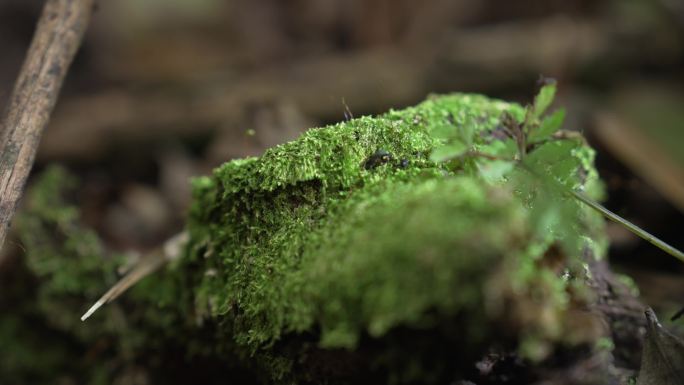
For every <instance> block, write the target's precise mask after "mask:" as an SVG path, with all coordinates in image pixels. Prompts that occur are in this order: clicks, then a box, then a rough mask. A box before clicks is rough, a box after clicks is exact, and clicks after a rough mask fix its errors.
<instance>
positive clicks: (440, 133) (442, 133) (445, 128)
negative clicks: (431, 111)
mask: <svg viewBox="0 0 684 385" xmlns="http://www.w3.org/2000/svg"><path fill="white" fill-rule="evenodd" d="M455 133H456V131H455V129H454V126H451V125H448V124H441V125H439V126H435V127H433V128H432V130H431V131H430V135H431V136H432V137H433V138H435V139H441V140H448V139H450V138H452V137H453V136H454V134H455Z"/></svg>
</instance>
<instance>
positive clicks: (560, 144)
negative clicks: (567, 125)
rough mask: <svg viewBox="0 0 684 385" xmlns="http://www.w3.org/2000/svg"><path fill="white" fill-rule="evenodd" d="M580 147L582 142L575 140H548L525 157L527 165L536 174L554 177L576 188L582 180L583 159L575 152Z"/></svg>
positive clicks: (565, 184) (567, 185)
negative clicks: (581, 167) (574, 154)
mask: <svg viewBox="0 0 684 385" xmlns="http://www.w3.org/2000/svg"><path fill="white" fill-rule="evenodd" d="M580 147H581V143H580V142H578V141H574V140H558V141H552V142H547V143H544V144H542V145H541V146H539V147H538V148H537V149H535V150H534V151H532V152H531V153H530V154H529V155H528V156H527V157H526V158H525V165H526V166H527V167H529V168H530V169H531V170H532V171H533V172H534V173H536V174H539V175H543V176H545V177H553V178H554V179H555V180H556V181H558V182H560V183H561V184H563V185H564V186H566V187H569V188H574V187H575V185H576V184H577V183H579V182H580V173H579V168H580V166H581V161H580V160H579V159H578V158H577V157H576V156H573V152H574V151H575V150H577V149H578V148H580Z"/></svg>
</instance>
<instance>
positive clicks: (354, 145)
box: [186, 94, 602, 353]
mask: <svg viewBox="0 0 684 385" xmlns="http://www.w3.org/2000/svg"><path fill="white" fill-rule="evenodd" d="M503 111H508V112H510V113H511V114H513V115H514V116H518V117H521V116H523V115H524V112H523V110H522V108H521V107H520V106H518V105H515V104H509V103H505V102H501V101H495V100H491V99H487V98H484V97H482V96H477V95H461V94H457V95H450V96H443V97H434V98H431V99H429V100H427V101H425V102H424V103H422V104H420V105H418V106H417V107H414V108H409V109H406V110H402V111H391V112H389V113H387V114H385V115H382V116H379V117H375V118H371V117H363V118H360V119H355V120H352V121H349V122H344V123H339V124H337V125H334V126H331V127H326V128H322V129H313V130H310V131H309V132H307V133H306V134H304V135H303V136H302V137H301V138H300V139H298V140H296V141H294V142H290V143H286V144H284V145H281V146H277V147H275V148H273V149H270V150H268V151H266V153H265V154H264V155H263V156H262V157H259V158H249V159H244V160H239V161H233V162H229V163H226V164H225V165H223V166H221V167H219V168H218V169H217V170H216V171H215V172H214V175H213V176H212V177H202V178H199V179H197V180H195V182H194V187H195V204H194V205H193V208H192V212H191V216H190V221H189V226H188V227H189V230H190V233H191V239H192V242H191V245H190V256H189V258H188V259H187V260H186V262H189V261H192V263H198V262H199V261H201V262H200V263H201V264H202V266H203V271H200V272H199V273H198V274H197V275H196V276H195V282H196V287H195V292H196V294H197V295H196V305H197V307H198V309H199V310H198V312H199V314H201V315H202V316H203V317H207V318H210V319H221V320H230V322H227V323H226V325H228V326H227V327H228V328H230V330H229V333H230V334H231V335H232V336H233V338H234V339H235V341H236V342H237V344H238V345H240V346H244V347H246V348H247V349H249V351H250V352H252V353H257V352H259V351H263V349H270V348H271V347H272V346H273V345H274V344H276V343H277V342H278V341H280V340H281V339H282V338H283V336H285V335H288V334H291V333H303V332H306V331H311V330H316V331H317V332H316V335H317V339H318V342H317V343H318V345H319V346H320V347H322V348H328V349H330V348H346V349H354V348H356V347H357V345H358V341H359V338H360V337H361V336H362V335H364V334H368V335H370V336H371V337H373V338H380V337H382V336H383V335H385V334H386V333H388V331H390V330H392V329H393V328H396V327H398V326H406V325H409V326H412V327H418V328H420V327H427V326H426V325H430V322H431V319H434V318H435V317H437V318H439V317H448V316H450V315H454V314H461V313H463V312H468V314H472V316H471V317H469V318H468V322H467V324H465V325H463V327H464V329H463V330H464V331H467V335H469V336H472V337H473V338H472V340H473V341H470V342H473V343H477V342H482V338H483V336H484V335H486V334H487V333H488V330H487V325H488V323H487V322H486V320H487V317H491V316H492V315H491V314H487V315H485V314H483V313H482V312H481V309H482V307H481V304H482V303H483V302H487V301H488V300H491V299H492V298H488V297H487V293H486V281H487V277H488V276H489V275H491V274H492V272H493V270H494V267H495V266H499V265H500V264H501V263H502V259H512V260H515V262H507V264H508V266H516V267H515V268H513V269H510V271H509V272H508V273H509V274H508V276H506V277H505V278H504V279H506V280H515V281H517V282H519V284H518V288H516V290H524V289H525V288H527V287H528V286H529V285H531V284H532V283H537V282H538V281H539V280H540V279H541V280H546V281H549V282H554V284H552V285H550V286H548V287H549V288H550V293H551V294H549V295H548V298H549V301H548V302H547V303H546V304H545V305H548V307H549V309H551V311H552V312H553V311H554V310H553V309H555V311H556V312H557V313H558V314H560V313H561V312H562V310H563V309H564V308H565V307H566V303H567V295H566V294H565V292H564V290H565V288H564V284H563V283H562V281H561V280H559V279H558V278H557V277H554V276H553V273H551V272H544V271H540V269H539V268H538V267H537V265H536V262H535V261H536V260H538V259H540V258H541V257H542V256H543V254H544V252H545V250H546V248H547V247H548V245H549V244H551V243H553V242H554V241H555V240H556V239H557V238H555V236H554V235H551V236H549V235H546V236H545V237H544V238H543V239H537V240H534V237H533V236H532V233H533V231H532V229H530V224H529V213H528V211H527V210H525V208H524V207H523V206H522V205H520V203H519V202H518V201H517V200H516V199H514V198H513V196H512V195H511V193H510V191H511V190H512V188H513V186H512V185H510V184H506V183H492V182H491V181H488V180H486V179H485V178H483V177H482V174H481V173H480V170H479V168H478V167H477V165H476V164H474V163H472V162H469V161H468V160H467V159H466V160H464V161H459V162H460V163H459V165H458V167H452V166H453V165H450V164H449V163H440V164H437V163H434V162H432V161H430V159H429V156H428V155H429V154H430V152H431V151H432V150H433V149H434V148H435V147H437V146H440V145H443V143H445V140H443V139H442V138H445V137H449V136H452V137H453V136H456V137H462V138H466V140H465V141H466V142H472V144H473V147H474V148H476V149H478V150H485V151H488V152H490V153H491V152H494V153H498V154H502V153H505V152H506V151H509V150H510V147H511V146H510V143H507V142H505V141H502V140H498V139H497V135H498V132H497V130H499V129H500V121H499V119H500V116H501V114H502V112H503ZM551 145H554V146H555V144H554V143H551ZM565 147H566V149H567V151H568V153H569V152H570V151H571V150H572V151H574V150H575V149H576V148H577V145H572V146H565ZM552 151H553V150H552ZM378 154H382V155H383V156H384V160H383V161H379V160H378V159H376V158H375V157H376V156H378ZM569 154H570V153H569ZM592 154H593V153H592V152H591V151H589V150H587V151H583V150H580V151H574V152H572V153H571V154H570V156H571V158H572V159H576V161H574V162H570V166H566V167H570V168H568V170H569V171H572V175H575V174H577V173H578V172H577V169H578V166H580V165H582V166H585V167H586V168H587V169H586V170H585V174H586V175H585V176H584V179H585V180H591V181H595V180H596V173H595V171H594V170H593V168H592V167H591V159H592ZM566 163H567V162H566ZM569 171H568V172H569ZM568 178H572V180H573V181H576V178H575V177H574V176H572V177H571V176H568ZM573 183H574V184H576V182H573ZM571 209H572V210H574V209H576V206H572V207H571ZM595 222H596V221H595ZM601 223H602V222H601V221H598V225H596V226H593V227H591V226H590V227H586V228H590V229H591V231H587V232H585V235H590V236H593V235H594V233H595V230H596V229H597V228H598V231H600V225H601ZM556 236H560V235H556ZM535 244H536V245H537V246H536V247H532V246H533V245H535ZM525 266H527V267H525ZM543 277H546V278H543ZM478 312H479V316H478ZM478 317H479V318H478ZM547 325H551V323H547ZM530 333H531V334H535V333H534V332H530ZM539 334H540V335H541V337H540V338H549V337H550V336H553V337H554V338H560V334H561V333H560V331H559V330H555V331H549V330H547V331H546V332H542V333H539Z"/></svg>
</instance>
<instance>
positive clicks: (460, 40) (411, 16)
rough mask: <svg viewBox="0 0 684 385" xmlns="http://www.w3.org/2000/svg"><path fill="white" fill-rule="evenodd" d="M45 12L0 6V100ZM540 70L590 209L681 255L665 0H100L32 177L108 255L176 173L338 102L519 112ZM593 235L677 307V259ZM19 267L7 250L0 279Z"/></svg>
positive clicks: (293, 127) (681, 4)
mask: <svg viewBox="0 0 684 385" xmlns="http://www.w3.org/2000/svg"><path fill="white" fill-rule="evenodd" d="M42 3H43V2H42V1H38V0H0V105H3V106H4V104H5V102H6V100H7V98H8V97H9V94H10V92H11V89H12V85H13V81H14V79H15V77H16V76H17V73H18V71H19V68H20V66H21V63H22V60H23V57H24V54H25V51H26V49H27V47H28V45H29V43H30V39H31V36H32V33H33V29H34V26H35V22H36V20H37V17H38V15H39V12H40V9H41V7H42ZM540 75H544V76H548V77H554V78H556V79H557V80H558V82H559V90H560V95H559V97H558V98H557V101H556V105H557V106H564V107H565V108H566V109H567V110H568V118H567V121H566V124H565V128H566V129H570V130H577V131H581V132H583V133H584V134H585V135H586V136H587V137H588V138H589V141H590V143H591V144H592V145H593V146H595V147H596V148H597V150H598V158H597V162H598V167H599V170H600V172H601V175H602V176H603V178H604V180H605V181H606V187H607V191H608V195H607V201H606V204H607V206H608V207H609V208H611V209H612V210H614V211H616V212H617V213H619V214H620V215H622V216H624V217H626V218H628V219H629V220H631V221H633V222H635V223H636V224H638V225H639V226H642V227H644V228H646V229H648V230H649V231H651V232H653V233H654V234H656V235H658V236H660V237H662V238H663V239H664V240H666V241H667V242H669V243H671V244H673V245H674V246H676V247H678V248H679V249H684V216H683V215H682V213H683V212H684V150H683V149H682V146H683V145H684V1H681V0H519V1H515V2H507V1H496V0H430V1H428V0H424V1H410V0H288V1H282V0H249V1H248V0H239V1H238V0H234V1H227V0H145V1H136V0H118V1H101V2H100V3H99V6H98V9H97V11H96V13H95V16H94V19H93V20H92V24H91V26H90V29H89V31H88V33H87V36H86V40H85V42H84V44H83V47H82V48H81V51H80V53H79V54H78V56H77V58H76V60H75V62H74V64H73V66H72V68H71V70H70V73H69V76H68V78H67V81H66V83H65V86H64V88H63V91H62V96H61V98H60V100H59V101H58V104H57V107H56V110H55V112H54V115H53V117H52V119H51V122H50V124H49V126H48V127H47V129H46V132H45V134H44V136H43V139H42V145H41V148H40V150H39V152H38V155H37V160H36V164H35V167H34V174H35V173H37V172H40V170H42V169H44V168H45V167H46V166H47V165H50V164H53V163H59V164H62V165H65V166H66V167H67V168H68V169H69V170H71V171H72V172H74V173H75V174H76V175H78V176H79V177H80V179H81V182H82V184H81V187H80V188H79V189H78V191H77V193H76V195H77V196H76V199H77V201H78V204H79V206H80V208H81V209H82V215H83V220H84V221H85V223H87V224H88V225H90V226H92V227H93V228H95V229H96V230H97V231H98V233H99V234H100V235H101V236H102V237H103V238H104V239H105V241H106V242H107V246H108V247H109V248H111V249H112V250H117V251H124V252H127V251H137V252H144V251H146V250H149V249H150V248H152V247H155V246H157V245H159V244H160V243H161V242H162V241H163V240H164V239H166V238H168V237H169V236H171V235H173V234H174V233H176V232H177V231H179V229H181V227H182V225H183V218H184V214H185V210H186V208H187V206H188V203H189V199H190V189H189V184H188V179H189V178H190V177H191V176H194V175H201V174H206V173H209V172H210V171H211V169H212V168H213V167H215V166H217V165H219V164H221V163H222V162H225V161H227V160H230V159H233V158H237V157H244V156H249V155H259V154H260V153H261V152H262V151H263V150H264V149H266V148H268V147H271V146H273V145H276V144H278V143H282V142H285V141H288V140H291V139H293V138H296V137H297V136H298V135H299V134H300V133H301V132H302V131H303V130H305V129H307V128H309V127H315V126H322V125H325V124H328V123H333V122H337V121H340V120H343V119H344V118H345V111H346V109H347V108H348V109H349V110H350V111H351V113H352V114H353V115H354V116H357V117H358V116H361V115H366V114H377V113H382V112H384V111H386V110H388V109H389V108H402V107H405V106H409V105H413V104H416V103H418V102H420V101H421V100H423V99H424V98H425V97H426V96H427V95H428V94H430V93H447V92H477V93H483V94H487V95H489V96H492V97H498V98H504V99H508V100H512V101H518V102H521V103H526V102H528V101H530V100H531V98H532V96H533V95H534V93H535V82H536V80H537V79H538V77H539V76H540ZM609 233H610V237H611V239H612V246H611V251H610V257H611V261H612V262H613V264H614V265H615V266H617V267H616V268H617V270H619V271H622V272H626V273H628V274H629V275H631V276H632V277H634V278H635V280H636V281H637V283H638V284H639V287H640V289H641V291H642V294H643V295H644V301H645V302H646V303H648V304H650V305H651V306H654V307H656V308H657V309H659V310H660V311H662V312H665V314H672V313H673V312H674V311H675V310H676V309H677V308H680V307H681V306H684V266H683V265H684V264H682V263H681V262H679V261H677V260H675V259H674V258H672V257H670V256H668V255H666V254H664V253H662V252H660V251H659V250H658V249H656V248H654V247H652V246H650V245H648V244H646V243H645V242H643V241H641V240H640V239H638V238H636V237H635V236H633V235H631V234H630V233H628V232H626V231H625V230H623V229H622V228H621V227H619V226H615V225H609ZM21 256H22V250H21V245H20V244H19V242H18V241H17V240H16V238H15V240H11V239H10V240H9V241H8V242H7V243H6V246H5V248H4V250H3V251H2V253H1V254H0V271H4V272H5V273H8V272H11V271H12V268H13V266H15V265H17V264H19V263H21V262H20V261H21ZM5 276H7V275H5ZM663 318H665V317H663ZM681 323H682V322H680V324H681Z"/></svg>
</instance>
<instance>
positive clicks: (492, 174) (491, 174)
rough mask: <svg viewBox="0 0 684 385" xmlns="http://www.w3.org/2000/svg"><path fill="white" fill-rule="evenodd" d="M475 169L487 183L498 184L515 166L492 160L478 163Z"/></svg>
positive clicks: (510, 163)
mask: <svg viewBox="0 0 684 385" xmlns="http://www.w3.org/2000/svg"><path fill="white" fill-rule="evenodd" d="M477 167H478V170H479V172H480V175H481V176H482V178H483V179H484V180H486V181H487V182H489V183H499V182H501V181H503V179H504V176H506V175H507V174H508V173H510V172H511V170H512V169H513V167H515V164H514V163H513V162H508V161H505V160H493V161H484V162H478V164H477Z"/></svg>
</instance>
